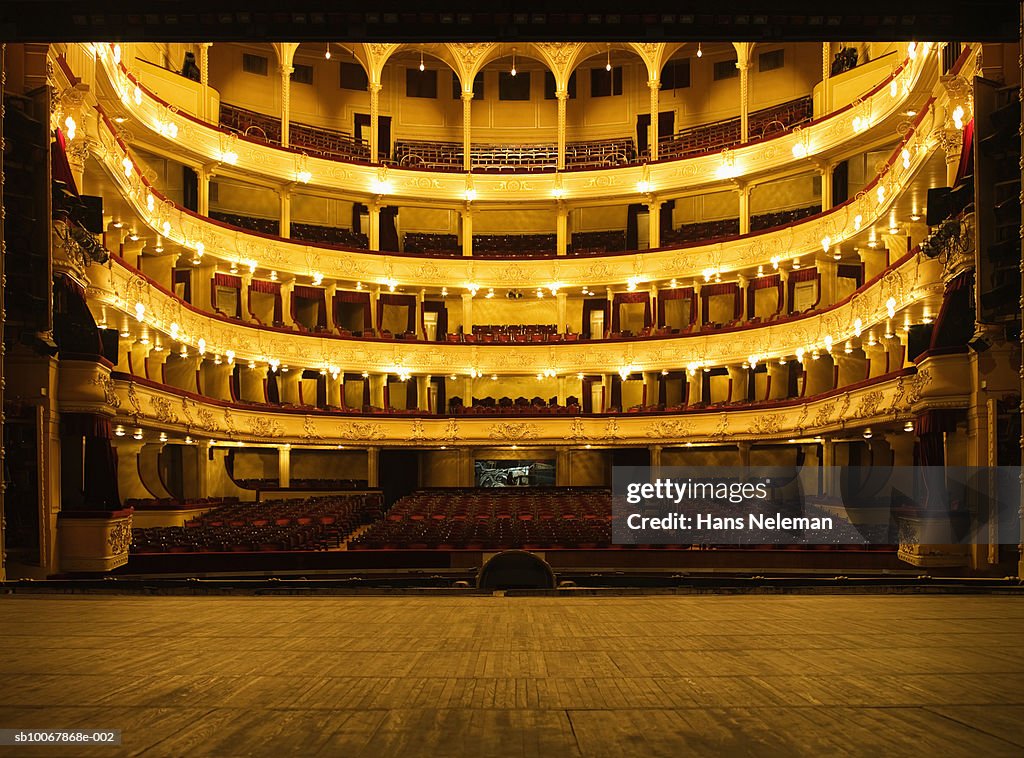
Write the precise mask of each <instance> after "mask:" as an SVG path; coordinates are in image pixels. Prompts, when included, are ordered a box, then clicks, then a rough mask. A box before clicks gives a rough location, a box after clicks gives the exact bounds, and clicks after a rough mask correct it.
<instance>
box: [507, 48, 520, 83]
mask: <svg viewBox="0 0 1024 758" xmlns="http://www.w3.org/2000/svg"><path fill="white" fill-rule="evenodd" d="M509 73H510V74H512V76H515V75H516V74H517V73H518V72H517V71H516V49H515V48H514V47H513V48H512V70H511V71H510V72H509Z"/></svg>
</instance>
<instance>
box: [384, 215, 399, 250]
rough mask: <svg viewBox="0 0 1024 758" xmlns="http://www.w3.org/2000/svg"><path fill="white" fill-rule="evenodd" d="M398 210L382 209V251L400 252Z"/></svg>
mask: <svg viewBox="0 0 1024 758" xmlns="http://www.w3.org/2000/svg"><path fill="white" fill-rule="evenodd" d="M397 220H398V208H395V207H393V206H390V205H389V206H385V207H383V208H381V209H380V249H381V250H382V251H386V252H391V253H397V252H398V225H397V223H396V221H397Z"/></svg>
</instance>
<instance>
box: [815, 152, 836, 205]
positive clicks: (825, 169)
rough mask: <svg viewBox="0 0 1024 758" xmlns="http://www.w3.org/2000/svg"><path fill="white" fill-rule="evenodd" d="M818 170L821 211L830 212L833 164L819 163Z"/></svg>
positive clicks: (827, 162)
mask: <svg viewBox="0 0 1024 758" xmlns="http://www.w3.org/2000/svg"><path fill="white" fill-rule="evenodd" d="M818 169H819V170H820V171H821V210H822V211H827V210H831V209H832V169H833V164H832V163H830V162H829V161H821V162H819V163H818Z"/></svg>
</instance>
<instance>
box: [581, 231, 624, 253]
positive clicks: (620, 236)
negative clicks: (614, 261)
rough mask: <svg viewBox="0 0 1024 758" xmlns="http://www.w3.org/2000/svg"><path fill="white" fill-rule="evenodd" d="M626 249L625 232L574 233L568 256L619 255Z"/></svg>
mask: <svg viewBox="0 0 1024 758" xmlns="http://www.w3.org/2000/svg"><path fill="white" fill-rule="evenodd" d="M625 249H626V232H625V231H606V232H574V233H573V235H572V244H571V245H569V249H568V251H567V252H568V254H569V255H584V254H587V253H621V252H623V251H625Z"/></svg>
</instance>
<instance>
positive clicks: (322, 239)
mask: <svg viewBox="0 0 1024 758" xmlns="http://www.w3.org/2000/svg"><path fill="white" fill-rule="evenodd" d="M210 218H212V219H213V220H214V221H220V222H221V223H222V224H230V225H231V226H237V227H239V228H241V229H249V230H251V231H254V232H259V233H260V234H269V235H273V236H275V237H276V236H279V235H280V232H281V225H280V222H279V221H278V220H277V219H276V218H257V217H255V216H243V215H240V214H237V213H225V212H224V211H210ZM290 234H291V238H292V239H297V240H304V241H306V242H319V243H322V244H325V245H341V246H343V247H352V248H358V249H361V250H366V249H367V248H369V247H370V241H369V239H368V238H367V236H366V235H365V234H362V233H360V232H353V231H352V230H351V229H344V228H342V227H336V226H317V225H316V224H300V223H295V222H293V223H292V224H291V228H290Z"/></svg>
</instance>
